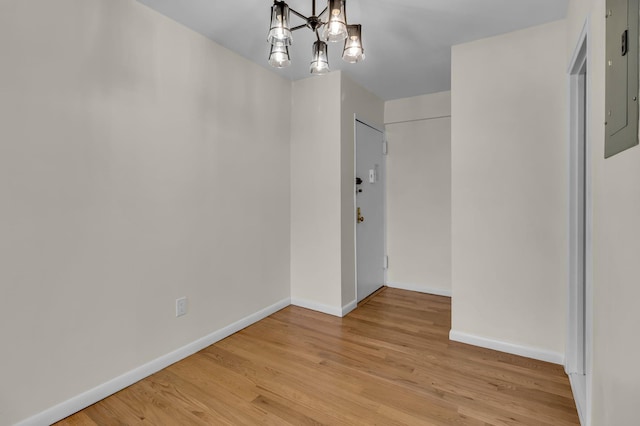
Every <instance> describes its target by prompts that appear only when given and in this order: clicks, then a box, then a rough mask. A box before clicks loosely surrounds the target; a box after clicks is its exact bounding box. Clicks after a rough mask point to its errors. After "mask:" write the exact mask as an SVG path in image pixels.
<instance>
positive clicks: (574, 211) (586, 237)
mask: <svg viewBox="0 0 640 426" xmlns="http://www.w3.org/2000/svg"><path fill="white" fill-rule="evenodd" d="M588 33H589V21H588V20H587V21H585V24H584V26H583V29H582V32H581V34H580V37H579V38H578V42H577V44H576V47H575V50H574V53H573V55H572V59H571V61H570V63H569V69H568V77H569V179H568V181H569V285H568V295H567V296H568V297H567V308H568V309H567V314H568V321H567V340H566V357H565V372H566V373H567V375H568V376H569V381H570V382H571V388H572V391H573V396H574V400H575V402H576V407H577V409H578V415H579V417H580V422H581V424H582V425H590V424H591V392H592V389H591V378H592V352H591V348H592V347H593V346H592V345H593V343H592V342H593V310H592V307H593V287H592V286H593V276H592V271H593V266H592V264H593V258H592V241H593V236H592V224H593V199H592V173H591V172H592V171H591V158H592V154H591V143H590V142H591V141H590V134H589V127H590V111H591V103H590V100H591V95H590V90H589V75H590V73H589V69H591V64H590V58H589V45H588ZM582 151H584V152H582ZM581 158H583V161H584V163H583V165H582V166H581V165H580V164H579V163H580V160H581ZM582 168H584V188H582V183H581V177H580V176H579V175H580V171H581V169H582ZM580 191H584V192H583V194H584V219H583V220H584V224H583V226H580V225H581V221H580V219H579V215H581V214H582V212H581V206H580V205H579V193H580ZM580 241H584V246H585V247H584V250H585V257H584V262H582V261H581V260H580V259H579V258H578V253H579V250H580V248H579V244H580ZM580 268H584V269H583V275H584V288H583V287H582V286H581V283H580V280H579V277H580V275H581V273H580ZM581 300H583V301H584V306H579V301H581ZM583 315H584V324H583V325H582V326H581V324H580V322H582V319H581V317H582V316H583ZM582 327H584V328H582ZM580 334H582V336H580ZM582 339H584V340H583V342H584V343H583V344H584V354H582V353H580V349H579V346H580V344H581V341H582ZM582 356H584V358H583V360H581V359H580V358H581V357H582Z"/></svg>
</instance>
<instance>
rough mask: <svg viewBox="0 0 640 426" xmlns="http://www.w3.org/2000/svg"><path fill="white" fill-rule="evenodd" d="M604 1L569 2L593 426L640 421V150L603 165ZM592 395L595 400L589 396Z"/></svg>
mask: <svg viewBox="0 0 640 426" xmlns="http://www.w3.org/2000/svg"><path fill="white" fill-rule="evenodd" d="M605 12H606V10H605V0H589V1H584V0H580V1H578V0H572V1H571V2H570V4H569V14H568V22H569V24H570V25H569V28H570V32H569V34H568V40H569V43H568V44H569V46H568V51H569V52H570V53H569V56H568V57H567V59H566V62H567V65H568V63H569V59H568V58H570V55H571V52H572V51H573V49H574V48H575V46H576V43H577V40H578V37H579V35H580V31H581V29H582V28H583V25H584V23H585V21H586V20H588V21H589V25H588V27H587V29H588V32H587V38H588V46H589V47H588V55H589V60H588V64H587V67H588V78H587V85H588V89H587V90H588V94H589V99H590V105H589V112H588V117H589V126H588V143H589V144H590V145H591V149H592V157H591V164H592V173H593V175H592V185H593V188H592V191H593V229H592V232H593V271H592V274H593V305H592V309H593V347H592V354H593V357H592V365H591V366H588V368H590V369H591V370H592V376H591V378H590V379H591V381H590V385H591V388H592V395H591V398H590V405H591V411H590V412H589V413H588V415H589V417H590V420H591V421H590V423H589V424H590V425H593V426H618V425H631V424H637V423H638V401H640V370H638V367H637V364H638V353H640V339H638V337H637V336H638V330H639V329H640V310H639V309H638V307H637V304H638V300H640V284H639V283H640V262H638V254H640V221H639V218H640V191H639V190H638V185H639V182H640V148H638V147H634V148H632V149H630V150H627V151H624V152H623V153H621V154H618V155H616V156H614V157H611V158H609V159H606V160H605V159H604V122H605V115H604V112H605V107H604V82H605V43H604V42H605V18H604V17H605ZM588 397H589V395H588Z"/></svg>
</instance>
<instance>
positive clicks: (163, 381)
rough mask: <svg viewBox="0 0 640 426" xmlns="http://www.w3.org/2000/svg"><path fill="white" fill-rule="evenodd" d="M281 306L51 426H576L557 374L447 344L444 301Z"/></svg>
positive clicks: (392, 298) (397, 293) (391, 295)
mask: <svg viewBox="0 0 640 426" xmlns="http://www.w3.org/2000/svg"><path fill="white" fill-rule="evenodd" d="M365 302H366V303H361V304H360V305H359V306H358V308H357V309H355V310H354V311H352V312H351V313H350V314H349V315H347V316H346V317H344V318H337V317H333V316H329V315H325V314H322V313H319V312H314V311H310V310H307V309H303V308H300V307H296V306H289V307H287V308H285V309H283V310H281V311H279V312H276V313H275V314H273V315H271V316H270V317H268V318H265V319H264V320H262V321H260V322H258V323H256V324H254V325H252V326H250V327H247V328H246V329H244V330H242V331H240V332H238V333H236V334H234V335H232V336H230V337H228V338H226V339H224V340H222V341H220V342H218V343H216V344H215V345H212V346H210V347H208V348H206V349H204V350H202V351H200V352H198V353H197V354H194V355H192V356H191V357H189V358H186V359H184V360H182V361H180V362H178V363H176V364H174V365H172V366H170V367H168V368H166V369H164V370H162V371H160V372H158V373H156V374H154V375H152V376H150V377H148V378H146V379H144V380H142V381H141V382H138V383H136V384H134V385H132V386H130V387H129V388H127V389H124V390H122V391H120V392H118V393H116V394H115V395H112V396H110V397H108V398H106V399H104V400H103V401H100V402H98V403H97V404H94V405H92V406H91V407H88V408H86V409H85V410H83V411H80V412H79V413H76V414H74V415H73V416H70V417H69V418H67V419H65V420H63V421H61V422H60V423H59V424H60V425H89V426H93V425H118V424H122V425H125V424H126V425H131V424H136V425H145V424H163V425H173V424H180V425H204V424H207V425H210V424H221V425H225V424H226V425H239V424H242V425H248V424H267V425H287V424H291V425H371V424H380V425H438V426H439V425H469V426H485V425H501V426H507V425H508V426H513V425H539V426H545V425H553V426H569V425H579V421H578V416H577V412H576V408H575V404H574V402H573V396H572V394H571V388H570V385H569V381H568V379H567V377H566V375H565V374H564V371H563V368H562V366H558V365H554V364H549V363H545V362H541V361H536V360H532V359H527V358H522V357H519V356H515V355H510V354H504V353H500V352H496V351H492V350H489V349H484V348H478V347H474V346H470V345H465V344H462V343H458V342H451V341H449V338H448V333H449V330H450V328H451V302H450V299H449V298H447V297H442V296H431V295H427V294H421V293H413V292H409V291H404V290H398V289H389V288H385V289H383V290H381V291H379V292H377V293H376V294H375V295H374V296H372V297H370V298H368V299H367V300H366V301H365Z"/></svg>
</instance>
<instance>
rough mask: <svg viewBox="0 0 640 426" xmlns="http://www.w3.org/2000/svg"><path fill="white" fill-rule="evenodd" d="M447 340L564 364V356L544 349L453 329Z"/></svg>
mask: <svg viewBox="0 0 640 426" xmlns="http://www.w3.org/2000/svg"><path fill="white" fill-rule="evenodd" d="M449 339H450V340H453V341H455V342H460V343H466V344H468V345H473V346H480V347H482V348H487V349H493V350H494V351H500V352H506V353H509V354H513V355H519V356H524V357H527V358H532V359H537V360H540V361H546V362H551V363H553V364H560V365H562V364H564V355H562V354H561V353H558V352H553V351H549V350H546V349H540V348H534V347H531V346H524V345H518V344H515V343H508V342H503V341H500V340H494V339H489V338H487V337H481V336H476V335H474V334H468V333H463V332H461V331H456V330H453V329H452V330H451V331H450V332H449Z"/></svg>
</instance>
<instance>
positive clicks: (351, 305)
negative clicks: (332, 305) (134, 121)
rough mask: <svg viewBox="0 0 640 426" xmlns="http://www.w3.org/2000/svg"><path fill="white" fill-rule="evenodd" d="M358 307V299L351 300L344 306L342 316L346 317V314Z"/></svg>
mask: <svg viewBox="0 0 640 426" xmlns="http://www.w3.org/2000/svg"><path fill="white" fill-rule="evenodd" d="M357 307H358V301H357V300H352V301H351V302H349V303H347V304H346V305H344V306H343V307H342V316H343V317H344V316H345V315H347V314H348V313H349V312H351V311H353V310H354V309H355V308H357Z"/></svg>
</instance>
